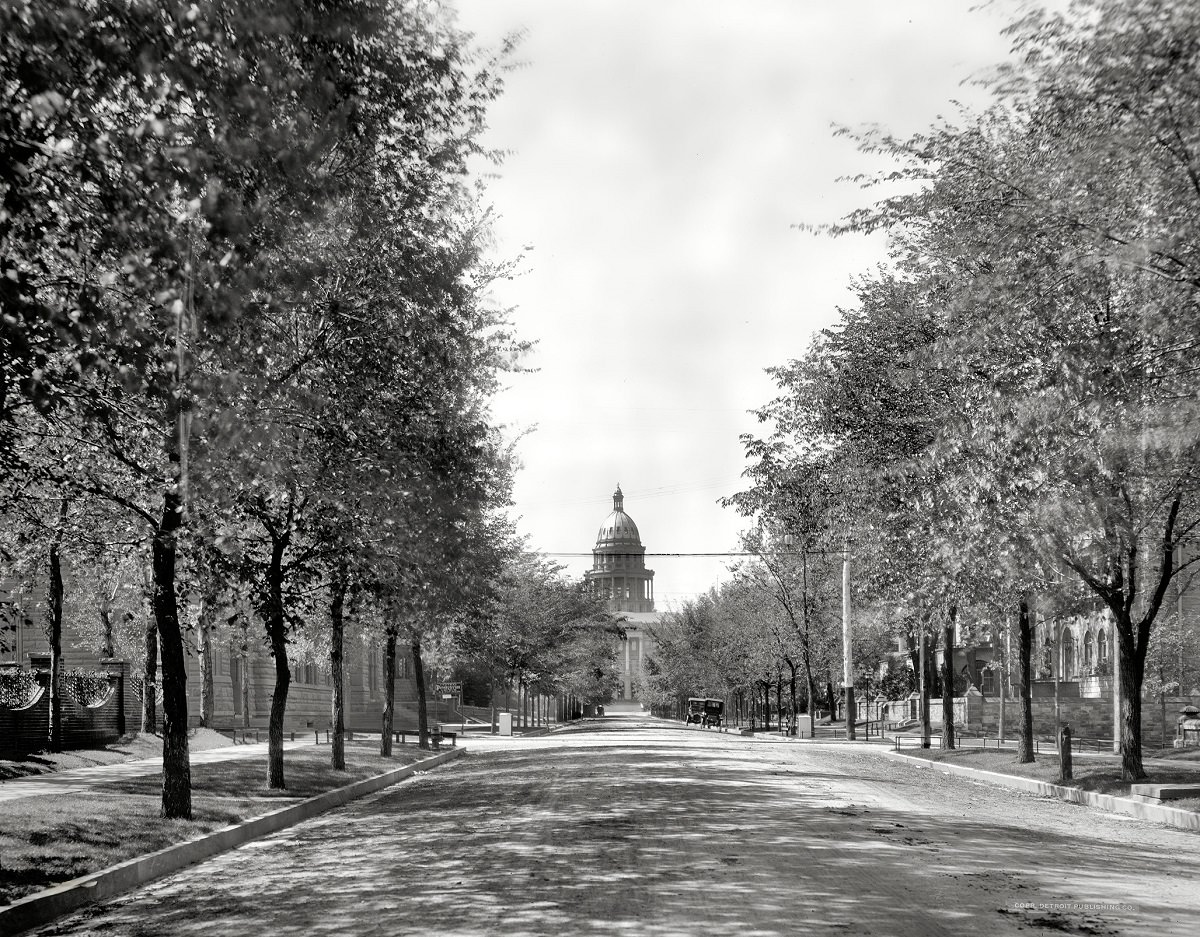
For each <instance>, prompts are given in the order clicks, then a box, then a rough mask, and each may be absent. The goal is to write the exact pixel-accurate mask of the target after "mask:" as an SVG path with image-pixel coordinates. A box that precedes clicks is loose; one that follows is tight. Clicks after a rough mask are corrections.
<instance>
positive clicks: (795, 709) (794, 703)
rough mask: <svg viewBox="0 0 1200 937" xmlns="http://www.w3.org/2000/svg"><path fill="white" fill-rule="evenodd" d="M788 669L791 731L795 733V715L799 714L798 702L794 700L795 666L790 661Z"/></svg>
mask: <svg viewBox="0 0 1200 937" xmlns="http://www.w3.org/2000/svg"><path fill="white" fill-rule="evenodd" d="M787 663H788V667H790V668H791V670H792V681H791V692H792V731H793V732H795V731H796V715H797V713H799V711H800V710H799V708H798V707H799V705H800V704H799V702H797V700H796V665H795V664H793V663H792V662H791V661H790V660H789V661H788V662H787Z"/></svg>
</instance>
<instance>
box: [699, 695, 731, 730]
mask: <svg viewBox="0 0 1200 937" xmlns="http://www.w3.org/2000/svg"><path fill="white" fill-rule="evenodd" d="M724 718H725V701H724V700H719V699H706V700H705V701H704V721H703V722H701V723H700V724H701V725H702V726H704V727H705V728H708V727H709V726H712V727H713V728H718V729H719V728H720V727H721V720H722V719H724Z"/></svg>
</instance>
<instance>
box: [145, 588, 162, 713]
mask: <svg viewBox="0 0 1200 937" xmlns="http://www.w3.org/2000/svg"><path fill="white" fill-rule="evenodd" d="M152 604H153V603H152ZM145 638H146V644H145V647H146V663H145V666H144V667H142V731H143V732H145V733H148V734H150V735H153V734H154V733H155V732H156V731H157V730H158V725H157V722H158V719H157V715H156V713H155V711H154V710H155V705H154V704H155V696H156V692H157V684H158V621H157V620H156V618H155V615H154V614H151V615H150V617H149V620H148V621H147V623H146V635H145Z"/></svg>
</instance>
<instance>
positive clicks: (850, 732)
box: [842, 537, 854, 742]
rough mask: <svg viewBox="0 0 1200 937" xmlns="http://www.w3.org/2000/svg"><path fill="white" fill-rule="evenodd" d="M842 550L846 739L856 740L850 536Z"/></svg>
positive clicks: (843, 680) (843, 676) (843, 674)
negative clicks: (851, 649) (851, 653)
mask: <svg viewBox="0 0 1200 937" xmlns="http://www.w3.org/2000/svg"><path fill="white" fill-rule="evenodd" d="M844 545H845V549H844V550H843V551H842V685H843V686H844V687H845V688H846V740H847V741H849V742H853V741H854V662H853V660H852V658H851V655H850V538H849V537H847V538H846V540H845V544H844Z"/></svg>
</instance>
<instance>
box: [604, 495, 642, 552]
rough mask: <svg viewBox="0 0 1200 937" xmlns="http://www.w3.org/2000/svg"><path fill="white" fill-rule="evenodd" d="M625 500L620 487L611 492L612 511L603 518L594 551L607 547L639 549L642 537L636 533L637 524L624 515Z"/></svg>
mask: <svg viewBox="0 0 1200 937" xmlns="http://www.w3.org/2000/svg"><path fill="white" fill-rule="evenodd" d="M624 504H625V499H624V495H622V494H621V486H620V485H618V486H617V490H616V491H614V492H613V509H612V512H611V513H610V514H609V515H608V517H606V518H604V521H603V523H601V525H600V530H599V532H598V533H597V534H596V549H597V550H605V549H608V548H609V547H615V546H622V547H635V548H636V547H641V546H642V535H641V534H639V533H638V529H637V524H635V523H634V522H633V518H632V517H630V516H629V515H628V514H626V513H625V508H624Z"/></svg>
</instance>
